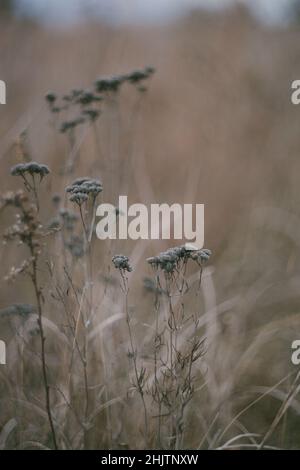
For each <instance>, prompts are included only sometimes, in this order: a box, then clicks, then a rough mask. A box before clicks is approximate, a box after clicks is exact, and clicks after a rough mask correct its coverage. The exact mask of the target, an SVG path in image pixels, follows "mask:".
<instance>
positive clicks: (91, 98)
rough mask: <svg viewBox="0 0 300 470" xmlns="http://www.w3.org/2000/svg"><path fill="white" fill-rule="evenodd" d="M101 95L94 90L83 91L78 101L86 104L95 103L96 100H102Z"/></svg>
mask: <svg viewBox="0 0 300 470" xmlns="http://www.w3.org/2000/svg"><path fill="white" fill-rule="evenodd" d="M101 100H102V98H101V97H100V96H96V95H95V94H94V93H93V92H91V91H89V90H86V91H83V92H82V93H81V94H80V95H79V97H78V98H77V100H76V103H78V104H81V105H83V106H86V105H88V104H91V103H94V102H96V101H101Z"/></svg>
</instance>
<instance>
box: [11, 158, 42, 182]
mask: <svg viewBox="0 0 300 470" xmlns="http://www.w3.org/2000/svg"><path fill="white" fill-rule="evenodd" d="M10 173H11V175H13V176H23V177H25V176H26V175H27V174H29V175H31V176H32V177H33V176H34V175H39V177H40V179H41V180H42V179H43V178H44V176H46V175H48V174H49V173H50V170H49V168H48V166H47V165H42V164H40V163H36V162H29V163H18V165H15V166H13V167H12V168H11V170H10Z"/></svg>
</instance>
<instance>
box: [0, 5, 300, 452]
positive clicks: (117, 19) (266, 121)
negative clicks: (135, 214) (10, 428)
mask: <svg viewBox="0 0 300 470" xmlns="http://www.w3.org/2000/svg"><path fill="white" fill-rule="evenodd" d="M0 11H1V13H0V44H1V46H0V78H1V79H2V80H5V82H6V84H7V105H6V106H1V107H0V158H1V169H0V177H1V189H2V190H3V191H4V190H7V189H10V188H12V187H15V188H17V187H18V182H16V181H15V179H14V178H13V177H10V176H9V168H10V167H11V166H12V165H13V164H15V163H16V162H17V161H18V157H17V156H16V151H15V142H16V141H17V140H18V138H19V137H20V134H22V132H23V131H26V145H27V146H28V148H29V149H30V153H31V155H32V158H33V160H36V161H39V162H41V163H47V164H48V165H49V166H50V167H51V169H52V179H51V183H47V185H48V186H47V185H45V188H44V193H43V197H44V202H45V206H46V208H48V209H47V210H48V215H49V217H50V215H51V209H50V203H49V192H50V191H51V192H56V191H61V190H62V187H61V181H58V180H59V175H60V168H61V162H62V160H63V158H64V155H65V154H66V148H67V147H66V143H65V140H64V137H63V136H61V135H58V133H55V132H53V129H51V122H50V121H51V116H50V115H49V111H48V109H47V105H46V103H45V100H44V96H45V94H46V93H47V92H48V91H49V90H53V91H54V92H55V93H56V92H57V93H59V94H64V93H67V92H69V90H71V89H73V88H76V87H87V88H88V87H90V86H91V84H93V82H94V81H95V80H96V79H97V78H98V77H100V76H107V75H114V74H122V73H127V72H129V71H131V70H133V69H136V68H142V67H144V66H146V65H151V66H153V67H155V69H156V73H155V75H154V76H153V78H151V83H149V86H148V91H147V93H146V95H145V96H143V98H142V100H139V99H137V98H136V96H135V95H134V94H131V92H130V91H129V92H128V93H124V96H123V95H122V96H121V97H120V115H119V120H120V122H119V125H118V133H117V136H116V134H114V136H113V137H111V136H110V135H109V130H108V129H109V123H111V122H112V121H109V119H114V116H112V117H111V116H110V117H108V120H106V118H105V117H104V119H103V128H102V130H101V131H100V132H101V134H100V135H101V139H100V141H101V143H103V147H102V150H103V151H104V153H105V152H106V149H108V148H109V146H110V143H109V142H111V141H112V142H114V143H115V145H116V146H117V149H114V152H117V153H118V162H119V164H120V166H119V170H118V169H117V170H116V169H115V171H116V173H118V176H116V174H114V175H113V176H112V183H111V184H112V185H113V184H116V182H117V184H118V188H119V189H120V194H123V193H122V192H121V190H122V191H126V192H127V193H128V194H129V198H130V202H144V203H146V204H147V203H150V202H168V203H172V202H180V203H184V202H186V203H191V202H193V203H204V204H205V224H206V226H205V246H206V247H207V248H210V249H212V251H213V257H212V262H211V263H210V266H209V267H208V268H207V270H206V275H205V276H204V279H203V296H204V300H203V311H205V312H210V315H209V321H208V329H207V337H208V343H209V345H210V346H209V348H208V351H209V352H208V355H207V363H208V364H210V365H212V364H213V365H214V366H216V367H215V370H214V371H213V373H212V375H213V379H212V382H211V383H212V384H213V385H212V388H211V390H210V394H209V397H206V400H207V401H206V406H207V408H209V409H211V410H216V409H218V407H220V406H221V404H222V403H224V402H226V403H229V405H228V408H226V413H225V415H226V417H228V416H230V413H232V410H238V409H239V407H240V406H245V404H247V403H249V401H248V400H250V402H251V400H254V399H255V398H256V397H257V394H261V393H264V392H265V391H266V389H267V387H270V386H273V385H274V384H276V382H278V381H280V380H281V379H283V378H284V377H286V375H287V374H288V373H289V372H290V371H292V372H293V371H294V370H295V366H293V365H292V364H291V360H290V357H291V342H292V341H293V340H294V339H299V338H300V315H299V307H300V299H299V283H300V258H299V243H300V239H299V233H300V192H299V177H300V158H299V152H300V132H299V118H300V107H297V106H294V105H292V103H291V99H290V98H291V83H292V81H293V80H295V79H300V2H299V1H296V0H277V1H272V0H249V1H247V0H244V1H242V0H241V1H238V2H237V1H233V0H232V1H230V0H214V1H213V0H149V1H146V0H140V1H138V0H98V1H96V0H90V1H89V0H86V1H80V0H73V1H71V0H55V1H54V0H53V1H52V2H41V1H38V0H15V1H13V0H11V1H9V0H5V1H4V0H1V3H0ZM100 121H101V119H100ZM101 122H102V121H101ZM49 123H50V124H49ZM101 126H102V124H101ZM116 142H117V144H116ZM94 153H95V147H94V142H93V139H92V138H90V137H89V136H87V138H86V141H85V142H84V143H83V145H82V151H81V156H80V161H79V163H78V167H77V169H76V176H81V175H82V174H86V173H88V172H95V173H96V172H97V169H95V168H94V167H93V163H92V160H93V155H94ZM129 155H130V156H129ZM103 158H104V159H105V158H106V157H105V155H104V156H103ZM56 176H57V178H56ZM98 176H100V177H101V179H102V180H103V184H104V187H105V181H106V180H108V179H109V178H110V176H109V175H108V174H107V173H106V170H105V168H101V169H100V174H99V175H98ZM103 199H104V201H105V202H108V201H107V199H106V194H105V191H104V193H103ZM4 222H5V221H4ZM2 225H3V222H1V226H2ZM166 247H167V245H166V244H164V243H161V244H160V246H158V245H157V244H148V245H146V246H145V244H144V245H142V246H141V245H139V249H134V248H133V247H132V246H131V245H130V243H129V245H128V246H127V245H126V246H124V245H123V246H122V249H123V250H124V251H126V250H127V251H126V253H127V254H128V253H131V254H132V256H133V260H134V261H136V263H138V265H139V275H137V276H136V278H133V282H135V281H136V287H135V288H133V291H134V292H135V295H136V302H137V304H139V305H140V307H141V306H143V305H144V303H143V302H146V301H147V298H144V296H143V287H142V286H140V285H138V281H140V278H141V277H143V276H147V275H149V270H148V272H147V269H148V268H147V266H146V265H145V261H144V258H145V255H146V254H148V255H150V254H153V253H154V252H155V253H156V252H159V251H160V250H162V249H164V248H166ZM120 248H121V247H120ZM1 250H2V251H1V259H2V267H1V276H2V275H4V274H5V272H6V271H7V270H8V269H9V266H10V264H11V260H12V259H14V257H15V251H13V249H12V248H9V247H3V248H2V249H1ZM2 271H3V272H2ZM0 295H1V296H0V302H1V307H5V306H6V305H8V304H10V303H14V302H18V301H22V302H23V301H24V300H26V301H30V293H29V292H28V289H27V288H26V285H25V284H24V282H23V281H22V280H19V281H18V289H16V288H15V287H7V285H6V284H5V283H4V282H1V294H0ZM141 308H142V307H141ZM144 311H145V312H146V310H144ZM288 385H289V382H284V384H283V385H282V386H280V387H278V389H275V391H274V392H272V393H271V394H270V395H268V398H267V401H262V404H261V402H260V405H259V407H258V409H257V411H256V412H255V413H254V412H253V413H252V414H251V415H249V416H247V415H246V416H245V421H244V425H245V426H247V427H248V428H250V429H251V430H252V431H254V432H256V430H257V429H258V432H261V433H263V432H265V430H267V429H268V427H269V426H270V423H271V422H272V419H273V417H274V413H276V410H277V409H278V407H279V406H280V404H281V402H282V400H284V398H285V397H286V394H287V392H288V390H289V388H288ZM299 409H300V403H298V402H297V397H295V399H294V400H293V402H292V405H291V411H290V412H289V414H288V416H287V418H286V420H285V421H284V423H283V424H282V427H280V432H278V434H275V438H274V439H275V443H276V445H280V446H282V447H286V448H300V440H299V432H298V431H299V413H300V411H299ZM212 415H213V413H211V414H210V416H212ZM226 419H227V418H226Z"/></svg>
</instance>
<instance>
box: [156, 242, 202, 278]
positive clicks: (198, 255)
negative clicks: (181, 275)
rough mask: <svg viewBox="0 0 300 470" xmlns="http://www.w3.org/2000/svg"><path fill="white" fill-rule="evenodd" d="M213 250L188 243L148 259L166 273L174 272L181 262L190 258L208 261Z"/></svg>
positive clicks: (200, 262)
mask: <svg viewBox="0 0 300 470" xmlns="http://www.w3.org/2000/svg"><path fill="white" fill-rule="evenodd" d="M210 256H211V251H210V250H207V249H202V250H198V249H195V248H191V247H189V246H188V245H182V246H177V247H174V248H169V249H168V250H166V251H164V252H162V253H160V254H159V255H157V256H153V257H151V258H148V259H147V262H148V263H149V264H150V265H151V266H152V267H153V268H156V269H158V268H159V269H161V270H162V271H164V272H165V273H166V274H174V272H175V271H176V270H178V268H179V267H180V262H186V261H187V260H188V259H192V260H194V261H197V262H198V264H203V263H204V262H206V261H208V259H209V258H210Z"/></svg>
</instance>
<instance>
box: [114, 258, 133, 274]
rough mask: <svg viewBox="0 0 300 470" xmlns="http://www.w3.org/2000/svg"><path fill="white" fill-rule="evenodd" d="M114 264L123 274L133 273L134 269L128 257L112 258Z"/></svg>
mask: <svg viewBox="0 0 300 470" xmlns="http://www.w3.org/2000/svg"><path fill="white" fill-rule="evenodd" d="M112 262H113V265H114V267H115V268H116V269H119V270H120V271H122V272H124V271H128V272H131V271H132V267H131V266H130V263H129V258H128V256H124V255H115V256H113V258H112Z"/></svg>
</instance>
